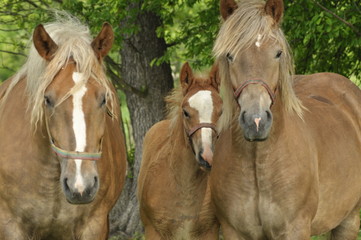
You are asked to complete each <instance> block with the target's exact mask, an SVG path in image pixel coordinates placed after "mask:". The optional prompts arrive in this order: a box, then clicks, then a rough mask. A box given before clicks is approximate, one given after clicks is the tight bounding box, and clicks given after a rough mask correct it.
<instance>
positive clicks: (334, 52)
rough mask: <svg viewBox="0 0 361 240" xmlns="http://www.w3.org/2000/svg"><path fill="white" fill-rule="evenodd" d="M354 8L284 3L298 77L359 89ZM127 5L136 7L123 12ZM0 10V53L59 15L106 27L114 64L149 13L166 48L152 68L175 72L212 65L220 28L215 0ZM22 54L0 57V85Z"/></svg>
mask: <svg viewBox="0 0 361 240" xmlns="http://www.w3.org/2000/svg"><path fill="white" fill-rule="evenodd" d="M356 2H357V1H356V0H345V1H329V0H319V1H316V0H291V1H285V4H286V6H285V16H284V21H283V28H284V31H285V34H286V35H287V38H288V40H289V42H290V45H291V47H292V49H293V52H294V57H295V63H296V71H297V73H300V74H307V73H312V72H322V71H331V72H337V73H340V74H343V75H345V76H347V77H351V78H353V79H356V81H359V83H360V84H361V80H360V79H361V59H360V56H361V21H360V20H359V19H360V18H359V16H360V14H361V10H360V6H359V4H357V3H356ZM129 4H132V5H134V4H137V5H139V6H141V7H139V8H131V10H129V11H128V9H129V8H128V5H129ZM0 8H1V9H6V10H7V11H5V12H4V13H5V14H2V15H1V16H0V29H5V30H8V29H12V31H11V32H9V31H0V50H4V49H8V48H9V49H11V51H12V52H16V53H21V54H23V53H24V52H26V51H25V49H24V48H25V45H26V39H29V36H30V33H31V31H32V29H33V28H34V27H35V26H36V25H37V24H39V23H44V22H47V21H49V20H51V19H52V14H51V11H50V9H64V10H66V11H69V12H70V13H71V14H73V15H76V16H77V17H79V18H80V19H81V20H82V21H84V22H86V23H87V24H88V25H89V26H91V28H92V29H91V30H92V32H93V33H95V34H96V33H97V32H98V31H99V30H100V28H101V25H102V23H103V22H105V21H107V22H109V23H111V24H112V26H113V27H114V30H115V35H116V38H115V39H116V40H115V45H114V47H113V49H112V55H111V56H115V58H119V57H117V56H118V55H119V54H118V52H119V49H120V48H121V43H122V41H123V38H122V36H126V35H127V34H132V33H134V32H136V31H138V30H139V27H138V26H136V25H135V24H133V22H134V21H133V20H134V19H135V18H136V17H137V14H138V13H139V12H138V11H152V12H154V13H156V14H158V15H159V16H160V17H161V19H162V22H163V24H162V25H161V27H159V29H158V30H157V34H158V36H159V37H162V38H164V39H165V40H166V43H167V44H168V51H167V52H166V53H165V55H164V56H163V57H161V58H159V59H154V60H153V61H152V64H157V65H159V64H161V63H162V62H163V61H167V62H171V63H172V64H173V65H175V66H176V69H177V70H178V68H179V66H180V65H181V64H182V63H183V62H185V61H190V62H191V65H192V66H193V67H195V68H203V67H209V66H210V65H211V64H212V63H213V56H212V47H213V43H214V40H215V38H216V35H217V32H218V29H219V26H220V17H219V1H218V0H102V1H100V0H64V1H51V0H33V1H30V0H29V1H21V0H11V1H10V0H3V1H1V3H0ZM124 22H126V23H127V24H126V26H125V25H124V24H123V23H124ZM121 33H123V34H121ZM13 39H17V41H14V40H13ZM7 43H10V44H11V45H12V46H11V48H10V46H8V45H6V44H7ZM21 54H20V55H15V54H13V55H9V54H7V53H2V55H0V68H1V69H2V71H0V74H1V75H0V77H1V79H4V77H6V75H9V74H10V73H13V71H14V69H18V68H19V67H20V64H21V63H22V62H23V60H24V57H23V56H22V55H21ZM4 68H8V69H11V70H4ZM4 71H5V72H6V73H3V72H4ZM3 76H4V77H3Z"/></svg>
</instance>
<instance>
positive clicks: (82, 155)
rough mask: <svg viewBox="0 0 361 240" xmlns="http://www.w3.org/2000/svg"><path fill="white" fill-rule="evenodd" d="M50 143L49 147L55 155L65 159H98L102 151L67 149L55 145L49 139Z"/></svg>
mask: <svg viewBox="0 0 361 240" xmlns="http://www.w3.org/2000/svg"><path fill="white" fill-rule="evenodd" d="M50 145H51V149H53V151H54V152H55V154H56V155H58V156H59V157H62V158H67V159H80V160H99V159H100V158H101V155H102V152H97V153H90V152H75V151H67V150H64V149H61V148H59V147H57V146H55V144H54V143H53V142H52V141H51V140H50Z"/></svg>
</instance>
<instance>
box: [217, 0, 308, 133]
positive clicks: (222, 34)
mask: <svg viewBox="0 0 361 240" xmlns="http://www.w3.org/2000/svg"><path fill="white" fill-rule="evenodd" d="M264 7H265V2H264V1H257V0H249V1H241V2H240V3H238V8H237V9H236V10H235V11H234V12H233V14H232V15H231V16H229V17H228V19H227V20H226V21H225V22H224V23H223V24H222V26H221V28H220V30H219V33H218V36H217V39H216V41H215V44H214V47H213V54H214V56H215V57H216V58H217V61H218V62H219V71H220V78H221V79H222V81H221V95H222V98H223V104H224V105H223V114H222V117H221V119H220V121H219V126H220V128H221V129H223V128H227V127H228V126H230V123H231V121H232V119H233V118H234V116H233V115H234V113H235V106H236V105H235V104H236V102H235V100H234V99H233V89H232V86H231V83H230V82H231V80H230V76H229V74H228V68H229V66H228V62H227V61H226V60H225V59H226V55H227V54H231V55H232V57H233V59H236V58H237V55H239V54H240V53H241V52H242V51H244V50H246V49H248V48H249V47H251V46H252V45H254V44H255V42H256V40H257V39H259V36H262V39H259V40H260V41H262V42H263V41H264V40H265V39H273V40H275V41H276V42H278V43H279V44H280V46H281V48H282V50H283V54H282V57H281V61H280V79H279V90H280V92H281V97H282V100H283V103H284V106H285V109H286V110H287V111H289V112H292V111H293V112H295V113H296V114H297V115H298V116H300V117H301V118H302V112H303V109H304V107H303V106H302V103H301V102H300V100H299V99H298V98H297V97H296V95H295V93H294V91H293V87H292V86H293V81H292V75H293V74H294V65H293V59H292V55H291V50H290V47H289V45H288V43H287V40H286V38H285V36H284V34H283V32H282V30H281V29H280V28H279V26H278V25H277V23H275V22H274V20H273V18H272V17H271V16H269V15H267V14H266V13H265V10H264Z"/></svg>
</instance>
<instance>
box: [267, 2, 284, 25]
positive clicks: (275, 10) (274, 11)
mask: <svg viewBox="0 0 361 240" xmlns="http://www.w3.org/2000/svg"><path fill="white" fill-rule="evenodd" d="M264 9H265V11H266V13H267V14H268V15H270V16H271V17H272V18H273V19H274V20H275V23H276V24H278V23H280V22H281V19H282V15H283V0H268V1H267V2H266V5H265V7H264Z"/></svg>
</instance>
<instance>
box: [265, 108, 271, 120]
mask: <svg viewBox="0 0 361 240" xmlns="http://www.w3.org/2000/svg"><path fill="white" fill-rule="evenodd" d="M266 114H267V119H268V120H271V119H272V113H271V112H270V111H268V110H267V111H266Z"/></svg>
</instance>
